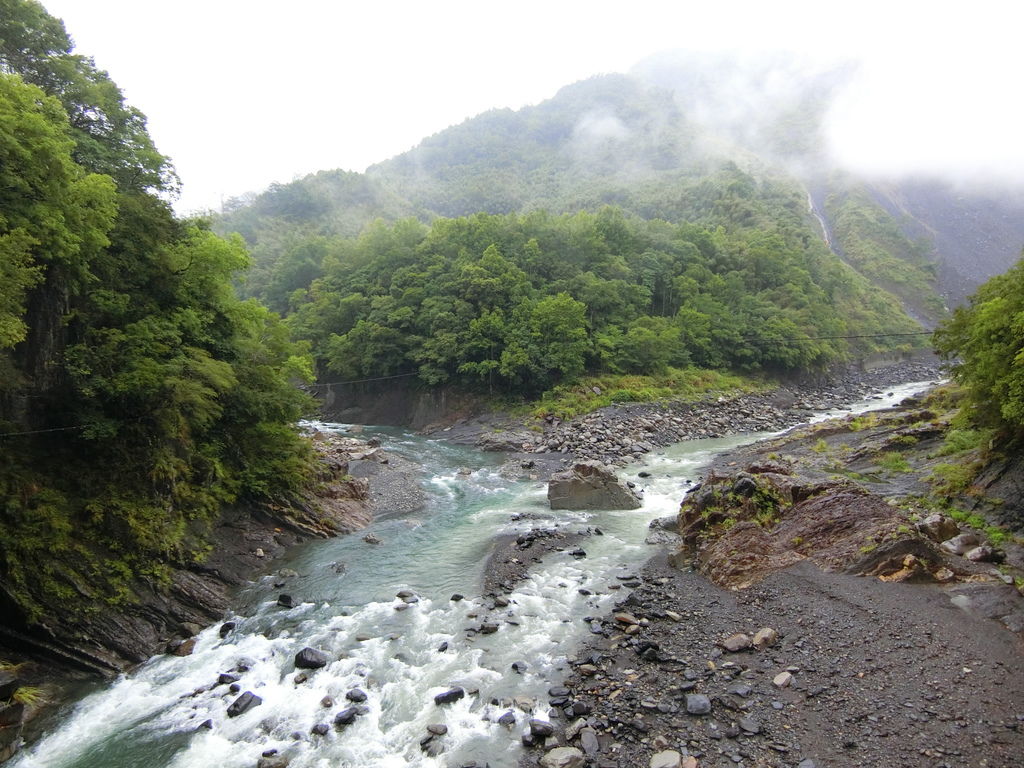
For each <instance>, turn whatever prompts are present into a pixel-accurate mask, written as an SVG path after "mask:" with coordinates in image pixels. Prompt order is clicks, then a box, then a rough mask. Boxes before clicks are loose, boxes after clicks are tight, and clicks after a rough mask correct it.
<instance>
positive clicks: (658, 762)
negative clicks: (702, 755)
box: [650, 749, 683, 768]
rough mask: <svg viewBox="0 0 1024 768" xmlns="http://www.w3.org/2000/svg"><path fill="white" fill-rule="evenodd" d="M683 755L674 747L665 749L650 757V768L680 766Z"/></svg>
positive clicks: (675, 767) (676, 767)
mask: <svg viewBox="0 0 1024 768" xmlns="http://www.w3.org/2000/svg"><path fill="white" fill-rule="evenodd" d="M682 765H683V756H682V755H681V754H680V753H679V752H676V751H675V750H674V749H666V750H664V751H662V752H658V753H656V754H655V755H653V756H652V757H651V762H650V767H651V768H681V767H682Z"/></svg>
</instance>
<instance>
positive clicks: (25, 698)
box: [11, 685, 46, 707]
mask: <svg viewBox="0 0 1024 768" xmlns="http://www.w3.org/2000/svg"><path fill="white" fill-rule="evenodd" d="M11 701H15V702H17V703H18V704H24V705H25V706H26V707H37V706H39V705H40V704H42V703H44V702H45V701H46V694H45V693H44V692H43V689H42V688H36V687H35V686H32V685H23V686H21V687H20V688H19V689H18V690H16V691H15V692H14V695H13V696H11Z"/></svg>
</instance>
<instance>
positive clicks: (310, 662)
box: [295, 646, 327, 669]
mask: <svg viewBox="0 0 1024 768" xmlns="http://www.w3.org/2000/svg"><path fill="white" fill-rule="evenodd" d="M326 666H327V654H326V653H324V652H323V651H318V650H317V649H316V648H310V647H308V646H307V647H305V648H303V649H302V650H301V651H299V652H298V653H297V654H295V668H296V669H320V668H321V667H326Z"/></svg>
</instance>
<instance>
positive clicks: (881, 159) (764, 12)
mask: <svg viewBox="0 0 1024 768" xmlns="http://www.w3.org/2000/svg"><path fill="white" fill-rule="evenodd" d="M44 4H45V5H46V7H47V8H48V9H49V10H50V11H51V12H52V13H54V14H55V15H58V16H61V17H62V18H64V19H65V21H66V23H67V26H68V29H69V30H70V31H71V33H72V35H73V36H74V38H75V40H76V42H77V43H78V46H79V48H78V52H79V53H81V54H84V55H90V56H95V57H96V60H97V63H98V65H99V66H101V67H103V68H104V69H107V70H109V72H110V74H111V76H112V77H113V78H114V79H115V81H116V82H118V83H119V84H120V85H121V86H122V87H123V88H124V90H125V93H126V96H127V97H128V100H129V101H130V102H131V103H132V104H133V105H134V106H136V107H138V108H139V109H141V110H142V111H143V112H144V113H146V114H147V115H148V117H149V118H150V121H149V124H150V128H151V131H152V133H153V135H154V137H155V139H156V141H157V143H158V146H159V147H160V149H161V150H162V151H163V152H165V153H167V154H168V155H169V156H170V157H171V158H172V159H173V160H174V162H175V164H176V166H177V168H178V171H179V173H180V175H181V177H182V179H183V182H184V194H183V197H182V199H181V201H179V203H178V205H177V206H176V207H178V209H179V210H182V211H187V210H190V209H195V208H203V207H213V208H216V207H218V206H219V203H220V201H221V200H222V199H224V198H225V197H230V196H236V195H240V194H243V193H244V192H246V191H252V190H254V189H262V188H265V187H266V186H267V185H269V184H270V183H271V182H274V181H276V182H287V181H290V180H291V179H293V178H295V177H296V176H297V175H301V174H305V173H309V172H313V171H316V170H321V169H330V168H343V169H346V170H355V171H362V170H364V169H365V168H366V167H367V166H369V165H372V164H374V163H377V162H380V161H383V160H385V159H387V158H389V157H392V156H394V155H397V154H399V153H401V152H404V151H406V150H408V149H409V148H411V147H413V146H414V145H415V144H417V143H418V142H419V141H420V140H421V139H422V138H423V137H425V136H429V135H431V134H435V133H437V132H438V131H441V130H443V129H445V128H446V127H448V126H451V125H456V124H458V123H460V122H462V121H463V120H465V119H466V118H468V117H471V116H473V115H476V114H479V113H481V112H484V111H486V110H488V109H491V108H504V107H508V108H512V109H518V108H520V107H522V106H525V105H528V104H537V103H539V102H541V101H543V100H544V99H547V98H550V97H551V96H552V95H554V93H555V92H557V91H558V89H559V88H561V87H563V86H565V85H567V84H569V83H572V82H575V81H578V80H581V79H585V78H587V77H590V76H593V75H595V74H601V73H610V72H627V71H629V70H630V68H631V67H633V66H634V65H635V64H636V63H637V62H641V61H642V60H644V59H645V58H646V57H648V56H650V55H652V54H653V53H655V52H656V51H659V50H683V51H686V52H687V55H689V56H692V57H696V58H698V59H703V60H704V61H705V64H703V67H704V69H705V70H706V71H707V76H708V78H709V81H712V82H713V81H715V80H716V79H718V80H719V81H721V78H720V77H719V75H718V74H716V72H715V63H716V62H722V61H723V60H725V59H727V58H728V57H735V56H739V57H740V58H743V59H748V60H753V59H756V58H757V57H759V56H762V57H763V56H765V55H769V56H770V55H771V54H766V53H765V52H771V51H784V52H786V54H787V55H788V56H790V57H791V58H792V62H794V63H791V64H787V65H785V66H783V65H782V63H781V60H780V61H779V62H777V65H778V66H777V67H775V68H772V69H771V71H770V72H769V73H766V74H767V75H770V76H765V77H762V78H760V79H754V80H750V81H749V82H746V83H744V82H743V81H739V82H731V81H728V79H726V81H725V82H724V83H721V92H720V93H719V94H718V95H717V97H716V98H713V99H706V100H705V101H704V102H703V103H702V108H704V110H705V111H704V114H700V115H698V116H697V117H698V119H699V120H700V121H701V122H703V123H704V124H707V125H710V126H715V125H718V126H719V127H723V126H724V127H729V126H731V127H732V129H734V132H733V134H730V136H731V138H732V139H734V140H736V141H737V142H739V143H741V144H749V143H751V142H761V143H764V142H765V140H766V138H768V137H765V136H764V135H758V134H757V130H756V129H757V127H758V123H756V122H755V124H754V125H752V126H747V127H746V129H744V130H746V133H744V130H739V129H741V128H743V125H742V123H743V119H744V118H743V115H750V114H763V113H764V112H765V111H773V110H774V111H776V112H777V111H778V110H779V109H783V108H784V106H785V105H786V104H787V103H788V102H787V99H789V98H790V97H791V96H792V95H793V85H794V84H795V83H797V82H799V81H800V78H801V77H802V76H803V75H804V74H811V75H820V74H821V71H820V70H821V65H822V63H828V64H831V65H836V64H843V63H846V64H848V63H849V62H857V69H856V73H855V74H851V76H850V79H849V80H848V81H847V82H846V83H845V85H844V87H842V88H839V85H838V84H835V86H836V87H835V90H834V92H833V95H834V97H835V101H834V103H833V104H832V105H831V107H830V109H829V111H828V113H827V115H825V116H823V136H824V137H825V141H824V144H823V147H824V149H825V151H827V153H828V155H829V156H830V157H831V158H833V159H834V161H835V163H836V164H838V165H841V166H842V167H845V168H848V169H850V170H851V171H853V172H856V173H863V174H867V175H873V176H883V177H885V176H888V177H893V176H899V175H903V174H915V175H917V174H925V175H940V176H942V177H945V178H947V179H950V180H954V181H958V182H964V183H966V182H972V183H979V182H981V183H992V182H998V183H1000V184H1018V183H1019V181H1020V179H1021V177H1022V176H1024V173H1022V171H1024V146H1022V143H1021V142H1020V141H1019V140H1018V139H1017V137H1016V136H1015V135H1011V132H1014V129H1015V128H1016V126H1019V125H1020V124H1021V122H1022V120H1021V116H1022V115H1021V109H1022V105H1021V104H1020V100H1019V99H1018V98H1017V97H1016V94H1017V90H1018V87H1019V85H1018V83H1017V78H1018V74H1019V71H1020V61H1019V55H1018V53H1017V51H1018V48H1019V42H1018V40H1017V39H1016V38H1017V36H1018V33H1019V30H1020V29H1021V28H1024V9H1022V8H1019V7H1016V6H1009V5H1008V4H1006V3H1005V2H1004V3H997V2H994V1H993V0H979V1H978V2H975V3H972V4H971V5H970V6H969V7H967V6H963V5H962V4H952V3H941V2H938V3H936V2H929V3H925V2H917V1H915V0H909V1H908V2H905V3H899V4H893V3H891V2H889V3H883V2H872V1H871V0H866V1H865V2H863V3H860V4H858V5H857V6H856V7H849V8H843V9H839V8H833V7H830V6H827V5H822V4H820V3H814V2H810V1H809V0H780V1H779V2H777V3H771V4H765V3H755V2H746V1H744V0H734V1H733V2H723V3H719V4H715V5H714V6H713V7H711V6H708V7H702V6H694V5H692V4H679V3H664V2H654V1H653V0H637V2H634V3H632V4H630V5H629V6H622V5H621V4H615V3H610V2H600V1H597V0H595V2H590V3H574V2H566V3H564V4H562V3H560V4H556V5H552V4H550V3H547V4H540V3H537V2H532V0H523V2H522V3H520V4H519V5H518V6H517V7H516V9H515V10H514V11H513V10H512V9H509V8H507V7H503V6H500V5H497V6H493V7H488V8H487V9H483V8H482V7H481V6H479V5H478V4H473V3H468V2H451V3H446V4H444V5H443V6H438V7H436V8H435V7H432V6H430V7H428V6H425V5H420V4H388V3H382V4H379V6H374V7H371V6H357V5H352V4H340V3H333V2H325V1H324V0H304V2H300V3H298V4H296V6H295V9H294V12H292V11H289V12H284V11H282V10H281V6H280V5H279V4H278V3H270V2H265V1H264V0H249V1H248V2H239V1H238V0H221V2H218V3H214V4H210V3H202V2H199V0H178V1H177V2H175V3H174V4H173V5H172V4H170V3H168V2H164V1H163V0H153V2H151V3H145V4H139V3H137V2H131V1H130V0H89V1H88V2H84V1H83V0H45V2H44ZM181 51H184V52H185V53H180V52H181ZM723 52H725V53H724V54H723ZM747 129H754V133H750V131H749V130H747ZM584 130H586V129H585V128H584ZM775 144H776V145H777V146H776V147H775V148H774V151H775V152H776V153H777V154H778V153H779V149H783V150H784V149H785V148H784V147H780V146H778V145H779V142H778V141H777V140H776V141H775ZM781 154H785V152H782V153H781Z"/></svg>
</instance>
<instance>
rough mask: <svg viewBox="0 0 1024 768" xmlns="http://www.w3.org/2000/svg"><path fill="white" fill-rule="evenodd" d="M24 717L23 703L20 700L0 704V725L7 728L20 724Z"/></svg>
mask: <svg viewBox="0 0 1024 768" xmlns="http://www.w3.org/2000/svg"><path fill="white" fill-rule="evenodd" d="M24 719H25V705H24V704H22V703H21V702H20V701H15V702H13V703H11V704H7V705H0V727H2V728H7V727H10V726H12V725H21V723H22V721H24Z"/></svg>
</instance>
